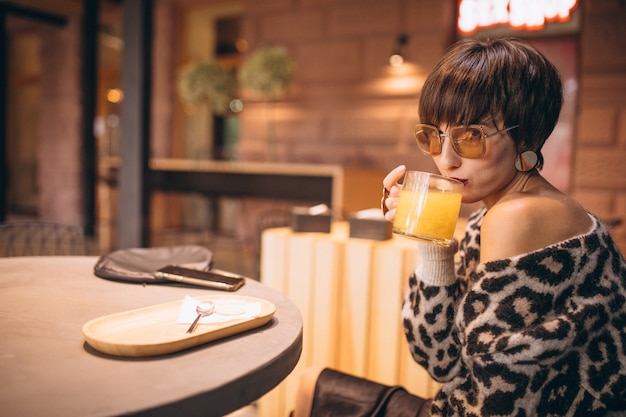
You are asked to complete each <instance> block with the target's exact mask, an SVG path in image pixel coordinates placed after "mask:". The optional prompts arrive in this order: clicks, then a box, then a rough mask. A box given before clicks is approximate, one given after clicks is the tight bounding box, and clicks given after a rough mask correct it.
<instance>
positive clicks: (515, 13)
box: [457, 0, 578, 34]
mask: <svg viewBox="0 0 626 417" xmlns="http://www.w3.org/2000/svg"><path fill="white" fill-rule="evenodd" d="M577 5H578V0H459V6H458V7H459V17H458V21H457V27H458V29H459V31H460V32H461V33H464V34H471V33H474V32H476V31H477V30H479V29H485V28H489V27H493V26H498V25H509V26H510V27H512V28H514V29H518V30H522V29H525V30H541V29H543V27H544V25H545V23H546V22H554V21H559V22H566V21H568V20H569V19H570V18H571V15H572V12H573V10H574V9H575V8H576V6H577Z"/></svg>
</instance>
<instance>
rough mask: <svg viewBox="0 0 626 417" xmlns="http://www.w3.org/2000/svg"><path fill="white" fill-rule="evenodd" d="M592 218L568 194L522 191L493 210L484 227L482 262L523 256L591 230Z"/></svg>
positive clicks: (487, 216) (482, 228)
mask: <svg viewBox="0 0 626 417" xmlns="http://www.w3.org/2000/svg"><path fill="white" fill-rule="evenodd" d="M591 225H592V220H591V218H590V217H589V215H588V213H587V212H586V211H585V209H584V208H583V207H582V206H581V205H580V204H579V203H577V202H576V201H575V200H573V199H571V198H569V197H567V196H564V195H558V194H556V195H547V196H546V195H541V196H537V195H524V194H519V195H517V196H514V197H512V198H509V199H506V200H505V201H502V202H499V203H498V204H496V205H494V206H493V207H491V208H490V209H489V211H488V212H487V214H486V215H485V218H484V220H483V223H482V227H481V262H487V261H491V260H496V259H504V258H508V257H511V256H515V255H521V254H524V253H528V252H531V251H534V250H537V249H541V248H544V247H546V246H550V245H553V244H555V243H558V242H562V241H564V240H567V239H570V238H572V237H575V236H579V235H582V234H585V233H587V232H588V231H589V230H590V228H591Z"/></svg>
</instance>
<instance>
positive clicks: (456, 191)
mask: <svg viewBox="0 0 626 417" xmlns="http://www.w3.org/2000/svg"><path fill="white" fill-rule="evenodd" d="M462 195H463V183H462V182H460V181H457V180H454V179H452V178H446V177H442V176H441V175H436V174H431V173H428V172H420V171H407V173H406V174H405V175H404V181H403V182H402V190H401V191H400V199H399V200H398V207H397V208H396V215H395V217H394V221H393V232H394V233H396V234H398V235H402V236H406V237H409V238H412V239H418V240H422V241H426V242H429V243H433V244H435V245H440V246H449V245H450V243H451V242H452V237H453V236H454V228H455V227H456V221H457V219H458V217H459V212H460V211H461V197H462Z"/></svg>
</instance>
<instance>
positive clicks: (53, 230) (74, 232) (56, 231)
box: [0, 221, 87, 257]
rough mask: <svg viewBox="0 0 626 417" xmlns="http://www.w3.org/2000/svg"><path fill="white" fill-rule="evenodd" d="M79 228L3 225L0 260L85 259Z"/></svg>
mask: <svg viewBox="0 0 626 417" xmlns="http://www.w3.org/2000/svg"><path fill="white" fill-rule="evenodd" d="M86 254H87V244H86V241H85V235H84V232H83V230H82V229H81V228H80V227H78V226H72V225H66V224H58V223H49V222H41V221H15V222H5V223H0V256H4V257H6V256H57V255H75V256H79V255H86Z"/></svg>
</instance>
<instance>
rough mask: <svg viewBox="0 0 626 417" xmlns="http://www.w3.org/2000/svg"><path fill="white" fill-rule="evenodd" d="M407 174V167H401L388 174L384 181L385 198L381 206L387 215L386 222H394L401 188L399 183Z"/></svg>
mask: <svg viewBox="0 0 626 417" xmlns="http://www.w3.org/2000/svg"><path fill="white" fill-rule="evenodd" d="M405 172H406V166H404V165H400V166H398V167H396V168H394V169H393V170H392V171H391V172H390V173H389V174H387V176H386V177H385V179H384V180H383V198H382V201H381V204H380V206H381V208H382V210H383V213H384V214H385V220H387V221H389V222H393V218H394V216H395V215H396V207H397V206H398V197H399V196H400V187H401V185H400V184H398V181H400V180H401V179H402V178H403V177H404V173H405Z"/></svg>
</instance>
